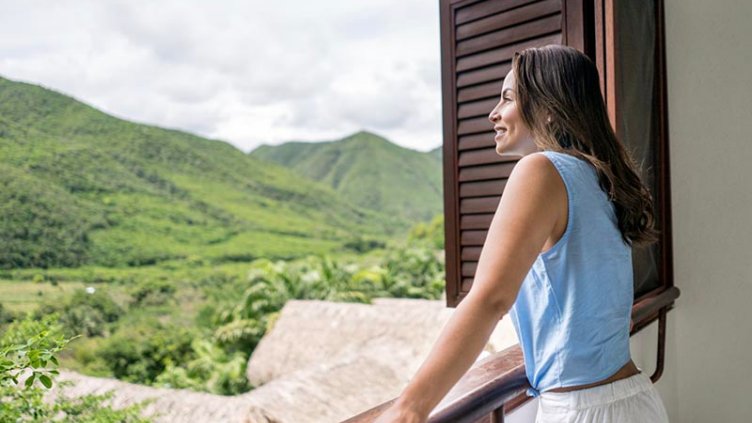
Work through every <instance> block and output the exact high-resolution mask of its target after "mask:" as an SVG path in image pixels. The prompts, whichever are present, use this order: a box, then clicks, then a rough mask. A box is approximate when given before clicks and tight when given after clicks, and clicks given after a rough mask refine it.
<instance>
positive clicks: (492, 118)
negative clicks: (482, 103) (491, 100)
mask: <svg viewBox="0 0 752 423" xmlns="http://www.w3.org/2000/svg"><path fill="white" fill-rule="evenodd" d="M498 119H499V114H498V113H497V112H496V108H495V107H494V109H493V110H491V113H489V114H488V120H490V121H491V123H496V120H498Z"/></svg>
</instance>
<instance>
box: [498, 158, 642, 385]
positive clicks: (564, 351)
mask: <svg viewBox="0 0 752 423" xmlns="http://www.w3.org/2000/svg"><path fill="white" fill-rule="evenodd" d="M542 153H543V154H544V155H545V156H546V157H547V158H548V159H549V160H550V161H551V162H552V163H553V164H554V166H555V167H556V169H557V170H558V172H559V175H561V177H562V179H563V181H564V185H565V186H566V189H567V200H568V203H569V204H568V207H569V216H568V219H567V227H566V230H565V232H564V234H563V235H562V237H561V239H559V241H557V242H556V244H554V246H553V247H551V248H550V249H549V250H546V251H545V252H543V253H541V254H540V255H538V258H537V259H536V260H535V262H534V263H533V265H532V267H531V268H530V271H529V272H528V274H527V276H525V279H524V281H523V282H522V285H521V287H520V291H519V294H518V295H517V299H516V301H515V303H514V305H513V306H512V308H511V309H510V311H509V316H510V318H511V319H512V323H513V325H514V328H515V330H516V331H517V336H518V337H519V341H520V346H521V347H522V352H523V356H524V360H525V371H526V373H527V378H528V380H529V381H530V386H531V387H532V388H531V389H528V391H527V394H528V395H529V396H533V397H537V396H538V395H539V394H540V392H543V391H547V390H549V389H554V388H559V387H565V386H574V385H583V384H588V383H593V382H598V381H600V380H603V379H606V378H607V377H609V376H611V375H613V374H614V373H616V371H617V370H619V369H620V368H621V367H622V366H624V365H625V364H626V363H627V362H628V361H629V360H630V358H631V357H630V352H629V325H630V319H631V311H632V299H633V296H634V294H633V292H634V287H633V282H632V278H633V276H632V249H631V247H630V246H629V245H628V244H627V243H625V242H624V241H623V240H622V238H621V233H620V232H619V227H618V223H617V218H616V214H615V210H614V206H613V203H612V202H610V201H609V199H608V196H607V194H606V193H605V192H604V191H603V190H602V189H601V188H600V186H599V184H598V176H597V174H596V171H595V168H594V167H593V166H592V165H591V164H590V163H589V162H587V161H585V160H582V159H579V158H576V157H574V156H570V155H568V154H565V153H558V152H553V151H543V152H542Z"/></svg>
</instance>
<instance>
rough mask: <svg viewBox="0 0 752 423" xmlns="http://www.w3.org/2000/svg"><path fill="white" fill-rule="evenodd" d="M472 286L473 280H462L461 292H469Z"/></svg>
mask: <svg viewBox="0 0 752 423" xmlns="http://www.w3.org/2000/svg"><path fill="white" fill-rule="evenodd" d="M472 286H473V278H462V288H461V291H462V292H470V288H471V287H472Z"/></svg>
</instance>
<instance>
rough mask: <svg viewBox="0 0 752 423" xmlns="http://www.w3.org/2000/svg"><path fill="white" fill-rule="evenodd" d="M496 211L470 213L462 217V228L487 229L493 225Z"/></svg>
mask: <svg viewBox="0 0 752 423" xmlns="http://www.w3.org/2000/svg"><path fill="white" fill-rule="evenodd" d="M493 217H494V213H486V214H469V215H465V216H462V217H461V218H460V230H471V229H481V230H486V229H488V228H489V227H490V226H491V221H492V220H493Z"/></svg>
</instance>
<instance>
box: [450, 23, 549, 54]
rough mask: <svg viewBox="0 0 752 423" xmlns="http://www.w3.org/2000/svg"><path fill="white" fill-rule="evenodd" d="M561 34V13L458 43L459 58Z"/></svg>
mask: <svg viewBox="0 0 752 423" xmlns="http://www.w3.org/2000/svg"><path fill="white" fill-rule="evenodd" d="M555 32H561V13H557V14H556V15H552V16H549V17H547V18H543V19H536V20H534V21H531V22H528V23H525V24H522V25H517V26H513V27H511V28H506V29H502V30H500V31H495V32H492V33H490V34H486V35H481V36H480V37H475V38H470V39H469V40H465V41H460V42H458V43H457V57H463V56H467V55H468V54H472V53H477V52H479V51H484V50H488V49H491V48H494V47H498V46H501V45H504V44H511V43H519V42H520V41H523V40H527V39H530V38H534V37H542V36H544V35H549V34H552V33H555Z"/></svg>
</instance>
